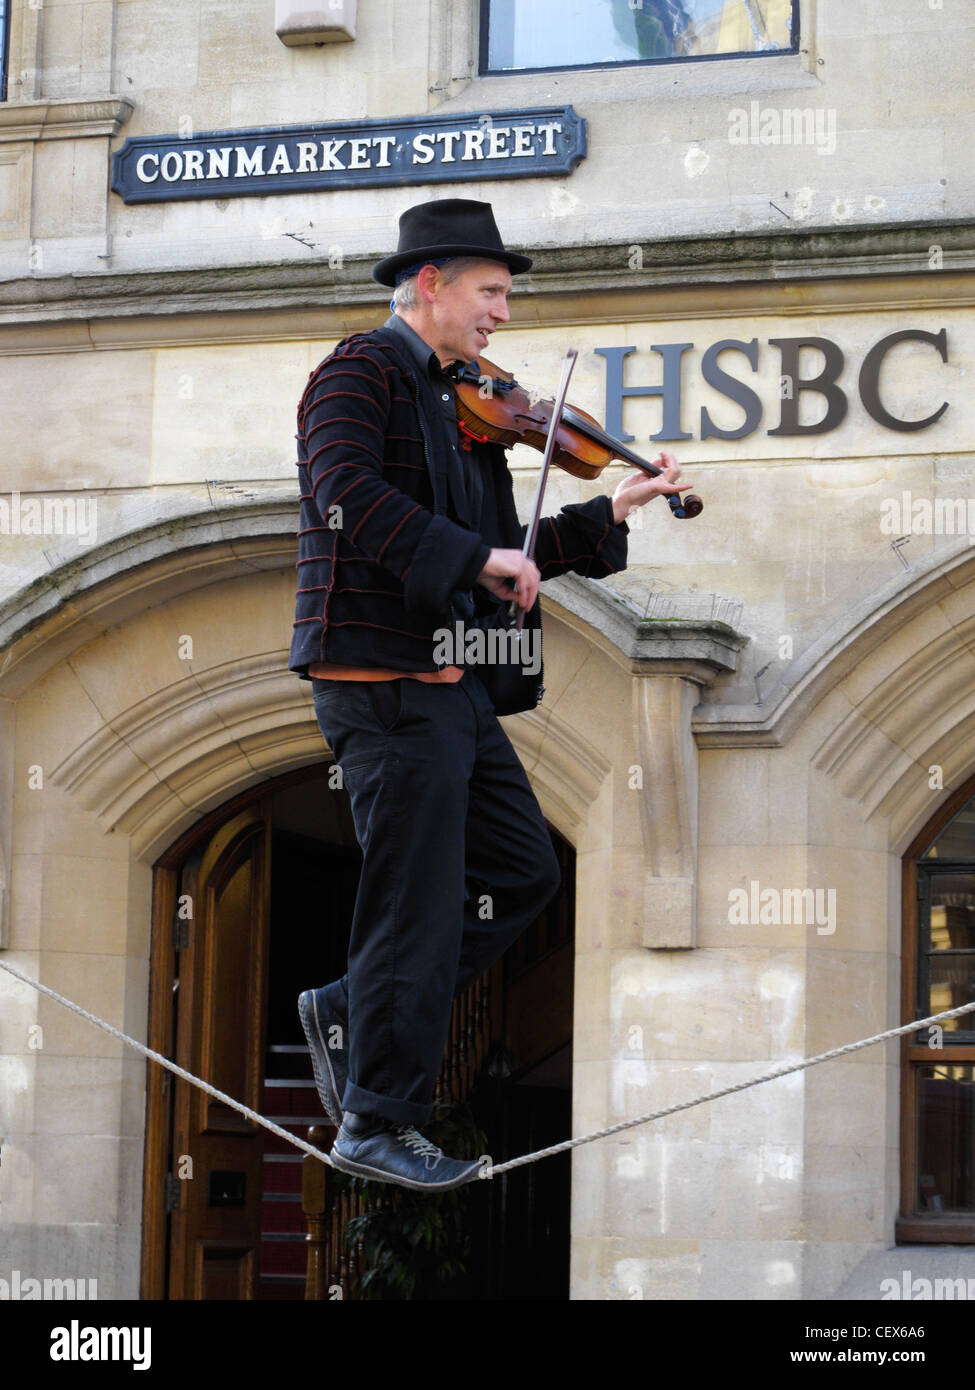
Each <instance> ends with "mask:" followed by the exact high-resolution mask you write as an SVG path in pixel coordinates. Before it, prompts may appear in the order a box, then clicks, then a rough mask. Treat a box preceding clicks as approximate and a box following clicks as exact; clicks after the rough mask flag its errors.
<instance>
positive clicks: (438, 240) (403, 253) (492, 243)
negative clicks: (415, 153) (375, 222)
mask: <svg viewBox="0 0 975 1390" xmlns="http://www.w3.org/2000/svg"><path fill="white" fill-rule="evenodd" d="M452 256H480V257H482V258H483V259H484V260H486V261H503V262H504V264H505V265H506V266H507V267H508V269H509V270H510V271H511V273H512V275H519V274H521V272H522V271H523V270H528V269H529V267H530V266H531V259H530V258H529V257H528V256H519V255H517V254H516V253H515V252H514V251H506V250H505V249H504V243H503V242H502V240H501V233H500V232H499V231H498V228H497V223H496V222H495V220H494V213H493V212H492V210H491V204H490V203H478V202H475V201H474V200H473V199H471V198H441V199H439V200H438V201H436V202H432V203H420V204H419V205H418V206H417V207H414V208H407V209H406V211H405V212H404V213H403V215H402V217H401V218H400V220H399V245H398V246H397V248H396V255H395V256H387V257H386V258H385V260H382V261H380V262H379V264H378V265H377V266H376V267H375V269H374V270H373V272H372V278H373V279H374V280H378V281H379V283H380V284H381V285H389V286H391V287H392V286H394V285H395V284H396V276H397V274H398V272H399V271H401V270H405V269H407V268H408V267H409V266H412V265H417V266H424V265H428V264H429V263H430V262H431V261H442V260H449V259H450V258H451V257H452Z"/></svg>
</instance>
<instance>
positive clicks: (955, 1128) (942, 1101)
mask: <svg viewBox="0 0 975 1390" xmlns="http://www.w3.org/2000/svg"><path fill="white" fill-rule="evenodd" d="M919 1071H920V1073H921V1075H920V1077H919V1078H918V1179H917V1194H916V1199H917V1210H918V1211H919V1212H938V1211H955V1212H958V1211H961V1212H972V1211H975V1186H973V1180H972V1179H973V1174H972V1149H973V1141H975V1067H973V1066H967V1065H961V1066H933V1067H920V1068H919Z"/></svg>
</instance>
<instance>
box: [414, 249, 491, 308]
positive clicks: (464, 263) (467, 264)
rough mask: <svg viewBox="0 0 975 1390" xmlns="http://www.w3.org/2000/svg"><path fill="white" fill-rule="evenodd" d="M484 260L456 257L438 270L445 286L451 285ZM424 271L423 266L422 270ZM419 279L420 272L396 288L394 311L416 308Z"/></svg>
mask: <svg viewBox="0 0 975 1390" xmlns="http://www.w3.org/2000/svg"><path fill="white" fill-rule="evenodd" d="M484 259H485V257H484V256H454V257H452V259H451V260H449V261H447V262H445V264H444V265H441V266H438V267H437V269H438V270H439V271H440V274H441V275H442V276H443V282H444V284H445V285H449V284H450V282H451V281H452V280H456V279H457V277H458V276H459V275H463V273H464V271H465V270H470V268H471V266H474V265H479V264H480V262H481V261H483V260H484ZM427 264H429V262H427ZM422 269H423V267H422V266H421V267H420V270H422ZM419 278H420V271H419V270H418V271H417V273H416V274H415V275H411V276H410V278H409V279H408V280H404V281H403V283H402V284H400V285H397V286H396V289H395V290H394V292H393V308H394V310H397V311H398V310H400V309H415V308H416V285H417V281H418V280H419Z"/></svg>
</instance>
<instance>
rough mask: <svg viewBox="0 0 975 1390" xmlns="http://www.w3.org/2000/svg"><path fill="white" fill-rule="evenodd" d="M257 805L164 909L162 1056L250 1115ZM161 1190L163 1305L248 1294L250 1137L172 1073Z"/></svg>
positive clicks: (263, 857)
mask: <svg viewBox="0 0 975 1390" xmlns="http://www.w3.org/2000/svg"><path fill="white" fill-rule="evenodd" d="M270 867H271V824H270V802H269V800H268V799H264V800H261V801H259V802H255V803H254V804H253V805H252V806H250V807H248V808H247V809H246V810H244V811H242V812H241V813H240V814H239V815H237V816H235V817H234V818H233V819H232V820H229V821H227V822H226V823H225V824H224V825H222V826H220V828H219V829H218V830H217V831H216V832H215V834H214V835H213V837H212V839H211V840H210V841H209V843H207V844H206V845H205V847H204V849H203V851H202V853H199V852H198V853H197V854H196V855H194V857H193V858H192V859H191V860H189V861H187V862H186V863H184V865H183V866H182V869H181V873H180V882H179V893H178V899H177V912H176V933H175V949H176V980H175V982H174V983H175V992H176V1007H175V1017H174V1029H175V1037H174V1056H175V1060H176V1061H177V1062H178V1063H179V1065H180V1066H181V1067H184V1068H185V1069H186V1070H187V1071H191V1072H192V1073H193V1074H194V1076H199V1077H201V1078H202V1079H203V1080H205V1081H209V1082H210V1084H211V1085H213V1086H216V1087H218V1088H219V1089H220V1090H221V1091H225V1092H226V1093H227V1094H228V1095H230V1096H233V1097H234V1098H235V1099H237V1100H241V1101H243V1103H244V1104H245V1105H247V1106H249V1107H251V1108H252V1109H254V1110H258V1111H259V1110H260V1097H261V1084H262V1080H263V1070H264V1048H265V1018H266V1013H267V1009H266V994H267V957H268V921H269V916H270V913H269V903H270V894H269V888H270ZM171 1116H172V1131H171V1146H170V1158H169V1172H168V1177H167V1188H168V1192H169V1200H168V1201H167V1206H168V1208H169V1262H168V1263H169V1272H168V1281H167V1296H168V1297H169V1298H171V1299H250V1298H254V1297H256V1292H257V1278H258V1259H259V1245H260V1233H261V1230H260V1228H261V1168H262V1154H263V1143H262V1131H261V1130H260V1128H259V1127H258V1126H257V1125H255V1124H253V1122H252V1121H250V1120H248V1119H247V1118H246V1117H245V1116H243V1115H241V1114H240V1113H239V1111H236V1110H234V1109H232V1107H230V1106H229V1105H227V1104H225V1103H224V1102H223V1101H218V1100H216V1099H215V1098H214V1097H212V1096H209V1095H207V1094H206V1093H205V1092H203V1091H201V1090H200V1089H199V1087H197V1086H191V1085H190V1084H189V1082H185V1081H183V1080H181V1079H179V1078H176V1077H174V1078H173V1083H172V1105H171Z"/></svg>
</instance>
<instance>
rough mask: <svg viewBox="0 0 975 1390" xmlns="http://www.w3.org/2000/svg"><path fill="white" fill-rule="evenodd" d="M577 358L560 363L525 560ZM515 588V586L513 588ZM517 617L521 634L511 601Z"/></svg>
mask: <svg viewBox="0 0 975 1390" xmlns="http://www.w3.org/2000/svg"><path fill="white" fill-rule="evenodd" d="M578 356H579V354H578V352H577V350H576V349H575V348H569V350H568V352H567V353H566V354H565V358H564V359H563V362H562V380H561V381H560V382H559V389H558V394H557V395H556V397H555V406H554V408H553V410H552V418H551V422H550V424H549V427H548V438H547V439H546V440H545V452H544V454H543V455H542V466H541V469H540V470H539V474H538V486H537V488H536V489H535V504H534V506H533V507H532V514H531V520H530V521H529V523H528V528H527V530H526V531H525V543H524V545H523V546H522V548H521V553H522V555H524V557H525V559H526V560H533V559H534V558H535V537H536V536H537V535H538V522H539V519H540V517H541V515H542V499H543V498H544V496H545V484H546V482H547V481H548V470H549V468H550V466H551V463H552V456H553V454H554V453H555V437H556V434H557V433H558V428H559V423H560V421H561V419H562V409H563V407H564V405H565V398H566V395H567V394H568V390H569V381H570V379H571V377H572V369H573V367H574V366H575V364H576V358H577V357H578ZM514 587H515V588H517V585H515V586H514ZM516 613H517V615H518V621H517V623H516V624H515V631H516V632H521V628H522V624H523V623H524V621H525V610H524V608H519V607H518V604H517V603H516V602H515V600H514V599H512V600H511V607H510V608H509V609H508V617H509V618H513V617H514V616H515V614H516Z"/></svg>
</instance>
